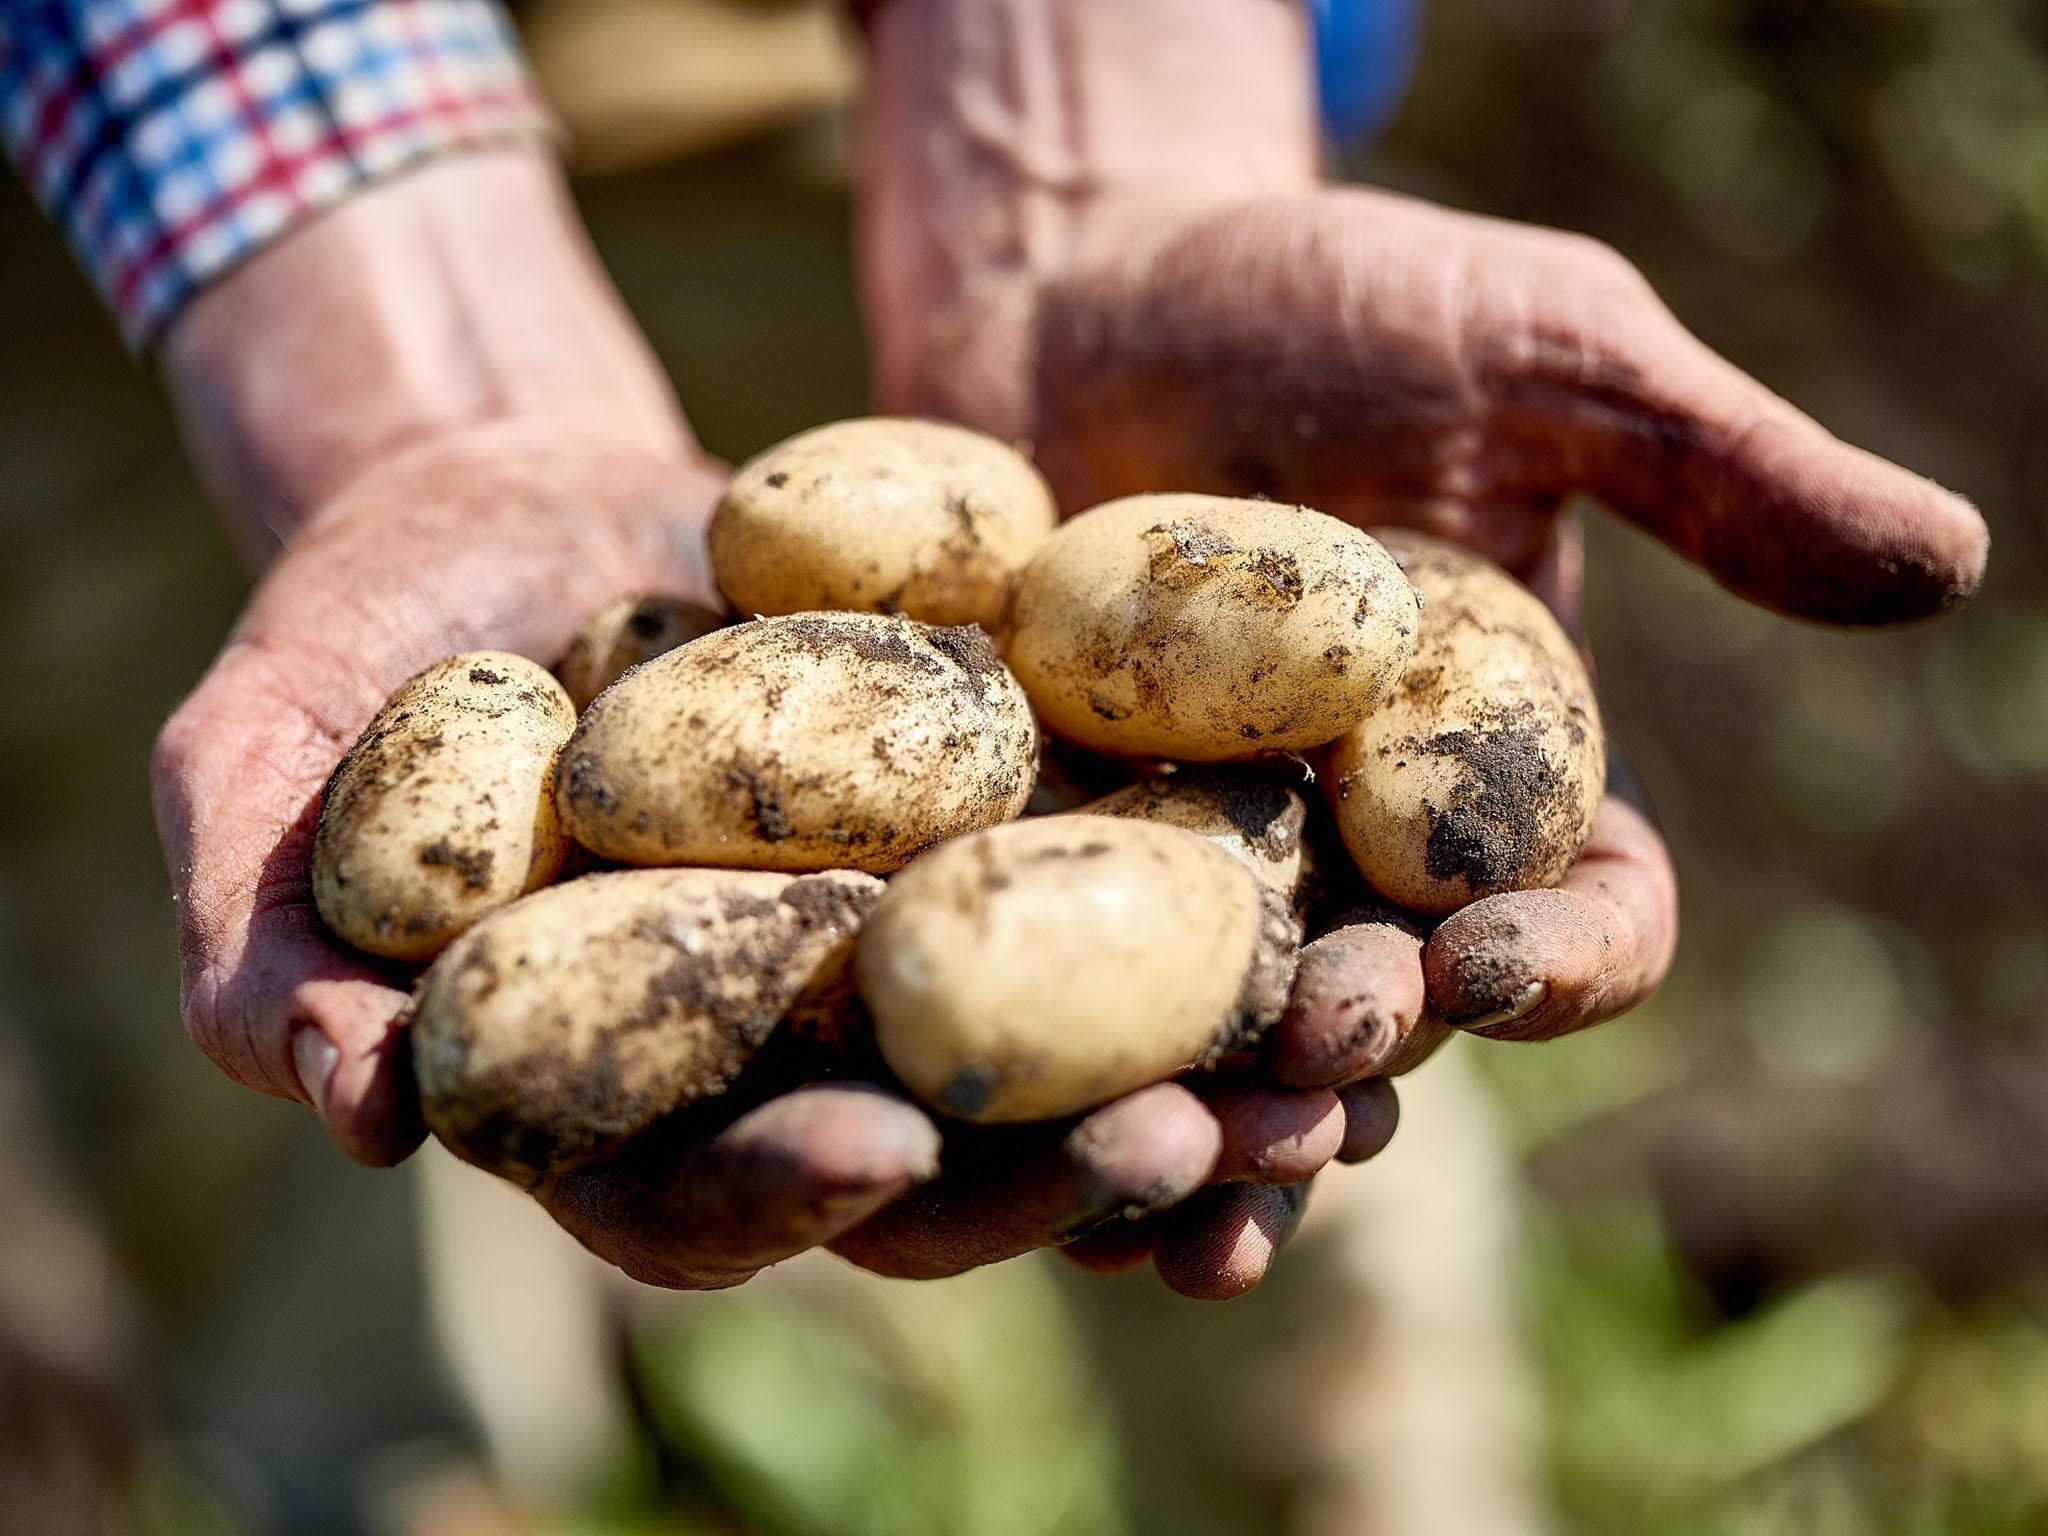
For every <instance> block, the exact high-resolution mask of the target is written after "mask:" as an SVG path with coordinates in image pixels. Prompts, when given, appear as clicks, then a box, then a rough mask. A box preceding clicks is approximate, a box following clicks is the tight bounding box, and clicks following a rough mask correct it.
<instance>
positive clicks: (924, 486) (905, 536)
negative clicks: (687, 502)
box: [710, 417, 1058, 631]
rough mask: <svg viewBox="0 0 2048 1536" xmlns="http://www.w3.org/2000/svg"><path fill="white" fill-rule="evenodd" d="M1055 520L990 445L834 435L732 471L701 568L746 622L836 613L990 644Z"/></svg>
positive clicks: (1022, 475) (944, 434) (899, 433)
mask: <svg viewBox="0 0 2048 1536" xmlns="http://www.w3.org/2000/svg"><path fill="white" fill-rule="evenodd" d="M1057 518H1058V512H1057V510H1056V509H1055V507H1054V505H1053V499H1052V492H1051V490H1050V489H1048V488H1047V486H1046V483H1045V481H1044V479H1043V478H1042V477H1041V476H1040V475H1039V473H1038V471H1037V470H1036V469H1034V468H1032V466H1031V461H1030V460H1029V459H1026V458H1025V457H1024V456H1023V455H1022V454H1020V453H1018V452H1017V451H1016V450H1015V449H1013V448H1011V447H1009V446H1008V445H1006V444H1004V443H1002V442H999V441H998V440H997V439H995V438H993V437H988V436H986V435H984V434H983V433H980V432H972V431H969V430H968V429H967V428H965V427H955V426H948V425H946V424H945V423H943V422H936V421H916V420H910V419H907V418H902V417H874V418H870V419H866V420H859V421H840V422H834V423H832V424H831V425H830V426H823V427H817V428H814V429H813V430H811V431H809V432H803V433H800V434H798V435H797V436H795V437H792V438H790V439H789V440H788V441H787V442H783V443H778V444H776V446H774V447H773V448H770V449H768V450H767V451H766V452H764V453H762V454H760V455H758V456H757V457H755V458H752V459H749V460H748V461H747V462H746V463H745V464H742V465H741V466H740V468H739V470H738V471H737V472H736V473H735V474H734V475H733V477H732V484H731V485H730V486H729V487H728V488H727V490H726V493H725V496H724V499H723V500H721V501H720V502H719V504H718V510H717V511H716V512H715V513H714V514H713V515H712V518H711V529H710V544H711V565H712V569H713V571H714V572H715V573H716V574H717V577H718V586H719V590H721V591H722V592H724V593H725V596H726V599H727V600H728V601H729V602H730V603H731V604H732V605H733V607H734V609H735V610H736V611H738V612H740V613H743V614H777V613H802V612H805V611H807V610H810V609H815V608H838V609H850V610H855V611H859V612H865V613H901V614H904V615H905V616H907V617H909V618H913V619H921V620H923V621H924V622H925V623H927V624H979V625H981V626H982V627H983V628H984V629H987V630H990V631H994V630H996V629H997V628H999V627H1000V626H1001V624H1002V622H1003V616H1004V614H1005V612H1006V611H1007V609H1008V608H1009V604H1010V590H1011V588H1012V587H1013V586H1014V585H1015V584H1016V580H1017V573H1018V572H1019V571H1021V570H1022V569H1023V568H1024V562H1025V561H1027V560H1029V559H1030V558H1031V555H1032V552H1033V551H1034V550H1036V549H1037V548H1038V546H1039V545H1040V544H1042V543H1044V542H1045V537H1046V535H1047V534H1049V533H1051V532H1052V529H1053V524H1054V522H1055V521H1056V520H1057Z"/></svg>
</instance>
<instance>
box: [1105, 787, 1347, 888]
mask: <svg viewBox="0 0 2048 1536" xmlns="http://www.w3.org/2000/svg"><path fill="white" fill-rule="evenodd" d="M1078 814H1080V815H1083V816H1119V817H1127V818H1131V819H1135V820H1138V821H1157V822H1163V823H1165V824H1166V825H1167V826H1170V827H1182V828H1185V829H1186V830H1187V831H1189V832H1192V833H1194V834H1195V835H1196V836H1197V837H1201V838H1206V839H1207V840H1208V841H1210V842H1212V843H1214V844H1215V845H1216V846H1217V847H1219V848H1221V849H1223V850H1224V851H1225V852H1227V853H1232V854H1235V855H1236V856H1237V857H1238V858H1239V859H1241V860H1243V862H1244V864H1245V866H1246V867H1247V868H1249V869H1250V870H1251V872H1252V873H1253V874H1255V875H1257V876H1258V877H1259V879H1260V881H1262V882H1263V883H1264V884H1265V885H1266V886H1268V887H1270V888H1271V889H1272V890H1274V891H1276V892H1278V893H1279V894H1280V895H1281V896H1283V897H1284V898H1286V900H1287V901H1288V903H1289V904H1290V905H1291V906H1294V907H1296V908H1299V906H1300V904H1301V902H1302V899H1303V897H1304V895H1305V894H1306V888H1307V886H1308V885H1309V884H1310V883H1311V882H1310V877H1311V875H1312V873H1313V863H1314V859H1313V853H1312V851H1311V848H1310V843H1309V837H1308V801H1307V800H1306V799H1305V798H1304V797H1303V796H1302V794H1301V791H1299V790H1298V789H1296V788H1295V787H1294V786H1293V785H1291V784H1285V783H1282V782H1281V781H1280V780H1279V779H1277V778H1274V777H1272V776H1271V775H1269V774H1265V773H1261V772H1259V771H1257V770H1256V769H1247V768H1236V767H1229V766H1223V767H1199V768H1181V769H1179V770H1177V771H1175V772H1173V773H1162V774H1155V775H1153V776H1151V777H1149V778H1144V779H1140V780H1139V781H1138V782H1137V783H1135V784H1131V785H1127V786H1126V787H1125V788H1123V789H1119V790H1116V791H1115V792H1113V793H1111V794H1107V795H1104V796H1103V797H1102V798H1101V799H1100V800H1094V801H1090V802H1089V803H1088V804H1087V805H1084V806H1081V807H1080V808H1079V812H1078Z"/></svg>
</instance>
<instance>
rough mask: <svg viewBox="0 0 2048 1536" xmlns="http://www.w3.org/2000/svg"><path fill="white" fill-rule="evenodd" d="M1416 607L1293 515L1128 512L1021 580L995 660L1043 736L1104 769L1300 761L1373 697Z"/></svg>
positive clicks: (1351, 541)
mask: <svg viewBox="0 0 2048 1536" xmlns="http://www.w3.org/2000/svg"><path fill="white" fill-rule="evenodd" d="M1415 625H1416V610H1415V594H1414V593H1413V591H1411V590H1410V588H1409V586H1408V583H1407V581H1406V580H1405V579H1404V578H1403V577H1402V575H1401V572H1400V569H1399V568H1398V567H1397V566H1396V565H1395V564H1394V562H1393V560H1392V558H1391V557H1389V556H1388V554H1387V552H1386V551H1385V550H1383V549H1381V548H1380V546H1379V545H1378V544H1377V543H1375V542H1374V541H1373V540H1372V539H1371V538H1369V537H1368V536H1367V535H1365V534H1363V533H1361V532H1359V531H1358V530H1357V529H1356V528H1352V527H1350V526H1349V525H1347V524H1345V523H1340V522H1338V521H1337V519H1335V518H1333V517H1326V516H1324V515H1323V514H1322V513H1320V512H1315V511H1311V510H1310V509H1308V508H1306V507H1291V506H1282V505H1279V504H1277V503H1273V502H1264V501H1243V500H1236V499H1233V498H1230V497H1224V496H1196V495H1160V496H1131V497H1126V498H1124V499H1123V500H1120V501H1112V502H1107V503H1105V504H1104V505H1102V506H1099V507H1096V508H1094V509H1093V510H1091V511H1088V512H1084V513H1082V514H1081V515H1080V516H1078V517H1076V518H1074V519H1073V520H1072V521H1070V522H1068V523H1066V524H1065V525H1064V526H1062V527H1061V528H1060V529H1059V530H1058V532H1056V533H1055V534H1053V536H1052V537H1051V538H1050V539H1049V540H1047V541H1046V543H1045V546H1044V547H1043V548H1042V549H1040V550H1039V552H1038V554H1037V555H1035V556H1034V557H1033V558H1032V561H1031V564H1030V565H1029V566H1028V567H1026V568H1025V572H1024V576H1023V579H1022V580H1021V581H1020V582H1019V583H1018V586H1017V595H1016V599H1015V602H1014V604H1013V605H1012V608H1011V615H1010V630H1009V634H1008V639H1007V642H1006V647H1005V657H1006V659H1007V660H1008V661H1009V663H1010V666H1011V668H1012V670H1014V671H1015V672H1016V674H1017V678H1018V680H1019V681H1020V682H1022V683H1023V685H1024V688H1025V691H1026V692H1027V693H1029V694H1030V695H1031V702H1032V704H1033V705H1034V706H1035V707H1036V708H1037V710H1038V712H1039V715H1040V716H1041V717H1042V718H1043V719H1044V721H1045V723H1046V724H1047V725H1048V726H1049V727H1050V728H1051V729H1052V730H1054V731H1056V732H1058V733H1059V734H1060V735H1062V736H1065V737H1067V738H1069V739H1070V740H1073V741H1076V742H1079V743H1080V744H1081V745H1083V746H1086V747H1092V748H1094V749H1095V750H1097V751H1100V752H1114V753H1120V754H1123V755H1125V756H1132V757H1160V758H1174V759H1178V760H1181V761H1184V762H1216V761H1223V760H1228V759H1232V758H1246V757H1254V756H1257V755H1259V754H1261V753H1266V752H1294V751H1304V750H1306V749H1308V748H1310V747H1318V746H1321V745H1322V744H1323V743H1325V742H1328V741H1331V740H1333V739H1335V738H1336V737H1338V736H1340V735H1342V734H1343V733H1344V732H1345V731H1347V730H1349V729H1350V728H1351V727H1352V726H1354V725H1356V724H1357V723H1358V722H1359V721H1360V720H1362V719H1363V718H1365V716H1366V715H1367V714H1368V713H1370V712H1371V711H1372V710H1373V709H1374V708H1375V707H1376V706H1377V705H1378V704H1379V702H1380V701H1381V700H1382V699H1383V698H1385V697H1386V695H1387V693H1388V691H1389V690H1390V689H1391V688H1392V687H1393V685H1394V682H1395V680H1396V679H1397V678H1399V676H1400V675H1401V669H1402V667H1403V666H1404V665H1406V663H1407V660H1408V656H1409V653H1410V652H1411V651H1412V650H1413V648H1414V644H1415Z"/></svg>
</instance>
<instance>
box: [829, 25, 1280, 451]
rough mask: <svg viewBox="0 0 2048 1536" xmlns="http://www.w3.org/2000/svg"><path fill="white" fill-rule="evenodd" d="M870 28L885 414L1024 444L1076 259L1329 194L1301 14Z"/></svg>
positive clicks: (874, 306)
mask: <svg viewBox="0 0 2048 1536" xmlns="http://www.w3.org/2000/svg"><path fill="white" fill-rule="evenodd" d="M871 28H872V31H871V35H872V40H873V57H872V61H871V69H870V80H869V87H868V93H867V111H866V122H865V125H864V127H865V139H866V148H867V153H868V156H869V159H870V164H871V168H872V169H871V174H870V176H869V177H868V178H867V180H866V181H865V182H864V184H863V190H864V192H865V194H866V204H865V207H864V209H863V214H864V218H863V224H864V231H863V233H864V239H863V255H864V258H865V259H864V281H865V288H866V299H867V308H868V312H869V317H870V324H871V332H872V335H873V339H874V345H875V361H876V375H877V377H876V392H877V396H878V398H880V399H882V400H883V401H884V402H887V403H888V404H889V405H890V406H892V407H893V408H898V409H914V410H924V411H933V412H937V413H940V414H945V415H951V416H957V417H960V418H962V419H966V420H970V421H973V422H975V423H976V424H977V425H981V426H984V427H987V428H989V429H990V430H994V431H997V432H999V433H1003V434H1006V435H1011V436H1024V435H1028V433H1029V432H1030V430H1031V425H1032V423H1031V411H1030V406H1029V399H1028V383H1027V381H1028V377H1029V374H1030V371H1031V366H1032V364H1031V358H1032V355H1033V351H1034V348H1035V335H1034V328H1035V325H1036V323H1037V314H1038V308H1039V304H1040V300H1041V298H1042V296H1043V294H1044V293H1045V291H1046V290H1047V288H1048V287H1049V286H1051V285H1053V284H1056V283H1057V282H1058V281H1060V280H1061V278H1062V277H1063V276H1064V275H1065V274H1066V273H1067V272H1068V271H1069V270H1070V269H1071V268H1072V266H1073V265H1074V263H1075V262H1076V261H1077V260H1083V259H1087V258H1086V253H1087V252H1089V251H1091V250H1093V251H1100V250H1101V249H1103V248H1104V246H1105V244H1106V243H1110V242H1114V241H1116V240H1118V239H1119V238H1120V232H1125V231H1129V232H1133V233H1137V234H1141V235H1142V233H1143V232H1144V231H1145V229H1146V228H1147V226H1148V225H1149V224H1157V223H1161V222H1170V221H1171V219H1172V216H1173V214H1174V213H1175V212H1184V211H1185V210H1188V209H1190V208H1202V207H1212V206H1216V205H1218V204H1222V203H1227V202H1234V201H1239V200H1243V199H1246V198H1252V197H1258V196H1261V195H1266V194H1271V193H1276V192H1292V191H1300V190H1304V189H1307V188H1310V187H1313V186H1314V185H1315V184H1316V183H1317V180H1318V176H1319V161H1318V148H1317V145H1318V140H1317V131H1316V122H1315V107H1314V93H1313V81H1312V71H1311V49H1310V40H1309V33H1308V28H1307V16H1306V9H1305V7H1304V6H1303V5H1301V4H1298V3H1294V0H1115V3H1113V4H1112V3H1104V0H890V3H889V4H888V5H887V6H884V7H880V8H877V10H876V11H875V14H874V15H873V16H872V18H871Z"/></svg>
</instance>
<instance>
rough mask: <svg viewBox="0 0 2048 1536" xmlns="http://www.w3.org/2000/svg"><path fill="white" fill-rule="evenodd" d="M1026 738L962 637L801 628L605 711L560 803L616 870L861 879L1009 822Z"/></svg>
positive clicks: (580, 743) (626, 693)
mask: <svg viewBox="0 0 2048 1536" xmlns="http://www.w3.org/2000/svg"><path fill="white" fill-rule="evenodd" d="M1037 757H1038V727H1037V724H1036V722H1034V721H1033V720H1032V718H1031V707H1030V704H1029V701H1027V700H1026V699H1025V697H1024V692H1023V690H1022V689H1021V688H1019V687H1018V686H1017V680H1016V679H1015V678H1013V677H1011V676H1010V674H1009V673H1008V672H1007V671H1005V670H1004V668H1003V665H1002V662H1001V661H1000V660H998V659H997V657H996V653H995V647H994V646H993V645H991V644H990V643H989V639H988V636H987V635H985V634H983V633H982V632H981V631H980V630H979V629H977V628H975V627H973V626H972V625H967V626H963V627H960V628H954V629H932V628H929V627H927V626H925V625H923V624H915V623H912V622H911V621H910V620H908V619H902V618H888V617H883V616H881V615H878V614H866V613H802V614H792V615H789V616H786V617H783V618H774V619H756V620H754V621H753V622H752V623H749V624H738V625H735V626H733V627H732V628H730V629H722V630H719V631H718V632H717V633H716V634H711V635H706V636H705V637H704V638H703V639H701V640H695V641H692V642H691V643H690V644H688V645H686V646H684V647H683V648H682V649H680V650H676V651H670V652H669V653H668V654H667V655H666V656H658V657H656V658H655V659H654V660H653V661H650V662H648V663H647V664H646V665H645V666H642V667H639V668H638V669H636V670H635V671H634V672H632V673H631V674H630V675H629V676H626V677H623V678H621V679H619V681H618V682H616V683H614V684H613V685H612V686H611V687H610V688H608V689H606V690H605V692H604V693H603V694H602V695H600V696H599V698H598V699H597V701H596V702H595V703H593V704H592V705H591V706H590V708H589V710H588V711H586V712H585V714H584V716H583V721H582V724H581V725H579V726H578V727H577V729H576V734H575V736H574V737H572V738H571V739H570V741H569V744H568V746H567V747H565V748H564V749H563V752H562V763H561V770H560V773H559V774H558V776H557V782H556V800H557V803H558V804H559V805H560V807H561V813H562V822H563V825H564V826H566V827H567V828H568V830H569V832H570V834H571V835H572V836H573V837H574V838H575V839H576V840H577V841H578V842H579V843H581V844H582V845H583V846H584V847H586V848H588V849H589V850H590V851H591V852H593V853H596V854H598V855H600V856H601V857H604V858H608V859H614V860H617V861H618V862H620V863H622V864H715V865H725V866H730V867H735V868H751V869H785V870H800V869H831V868H847V869H864V870H868V871H870V872H871V873H875V874H881V873H884V872H886V871H888V870H892V869H897V868H900V867H901V866H902V865H904V864H906V863H908V862H909V861H910V860H911V858H912V857H913V856H915V855H916V854H917V853H918V852H919V850H921V849H924V848H928V847H930V846H931V845H932V844H933V843H936V842H939V841H941V840H943V839H945V838H948V837H957V836H958V835H959V834H960V833H962V832H968V831H972V830H973V829H974V828H976V827H982V826H988V825H991V824H992V823H995V822H999V821H1007V820H1009V819H1010V818H1011V817H1013V816H1015V815H1017V814H1018V812H1019V811H1021V810H1022V809H1023V806H1024V802H1025V800H1026V798H1027V797H1028V796H1029V795H1030V793H1031V783H1032V778H1033V773H1034V770H1035V767H1036V764H1037Z"/></svg>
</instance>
